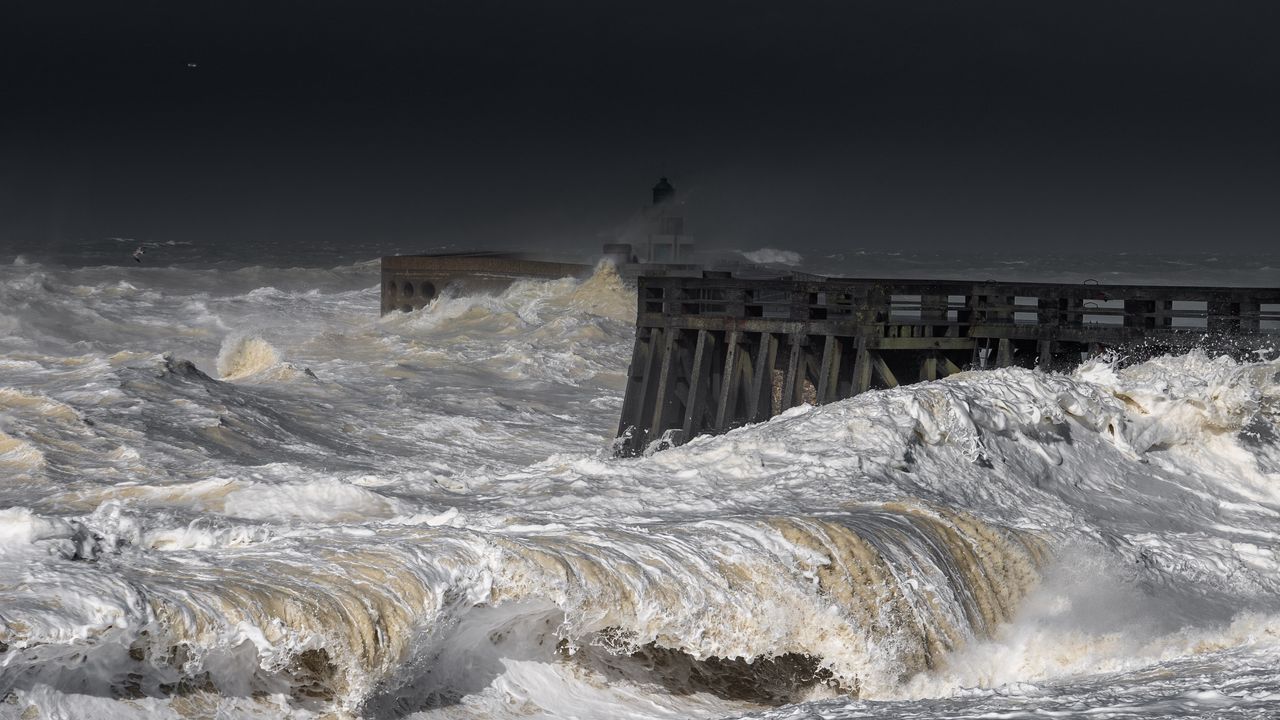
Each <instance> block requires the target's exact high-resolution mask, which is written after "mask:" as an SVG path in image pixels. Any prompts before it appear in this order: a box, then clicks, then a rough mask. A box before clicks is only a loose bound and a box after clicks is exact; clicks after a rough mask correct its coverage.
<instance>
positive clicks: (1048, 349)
mask: <svg viewBox="0 0 1280 720" xmlns="http://www.w3.org/2000/svg"><path fill="white" fill-rule="evenodd" d="M1036 346H1037V347H1038V349H1039V350H1040V352H1039V357H1038V359H1037V362H1036V367H1038V368H1040V369H1041V370H1044V371H1048V370H1049V365H1050V364H1052V363H1053V342H1052V341H1050V340H1041V341H1039V342H1038V343H1036Z"/></svg>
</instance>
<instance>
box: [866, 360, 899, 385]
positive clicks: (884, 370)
mask: <svg viewBox="0 0 1280 720" xmlns="http://www.w3.org/2000/svg"><path fill="white" fill-rule="evenodd" d="M870 355H871V364H872V366H873V367H874V368H875V370H876V375H879V376H880V382H882V383H884V385H885V387H890V388H896V387H898V378H896V377H894V376H893V371H891V370H890V369H889V365H888V364H887V363H886V362H885V361H884V358H882V357H880V353H870Z"/></svg>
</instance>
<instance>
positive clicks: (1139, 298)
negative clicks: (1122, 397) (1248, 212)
mask: <svg viewBox="0 0 1280 720" xmlns="http://www.w3.org/2000/svg"><path fill="white" fill-rule="evenodd" d="M706 275H707V276H704V277H700V278H684V277H679V278H677V277H641V278H639V279H638V281H637V285H638V287H637V290H638V303H639V307H638V313H637V319H636V341H635V348H634V352H633V355H632V360H631V366H630V370H629V372H628V376H627V388H626V397H625V400H624V402H623V409H622V418H621V422H620V423H619V428H618V434H619V438H620V440H619V444H618V448H619V453H620V454H636V453H639V452H642V451H643V450H644V449H646V448H647V447H649V446H650V444H651V443H654V442H661V443H663V444H664V445H678V444H680V443H682V442H684V441H686V440H688V439H690V438H692V437H694V436H696V435H700V434H706V433H718V432H724V431H727V430H730V429H732V428H735V427H738V426H741V425H745V424H747V423H753V422H759V421H762V420H766V419H768V418H770V417H772V416H774V415H777V414H779V413H781V412H783V411H785V410H787V409H788V408H791V407H794V406H796V405H799V404H801V403H809V404H814V405H821V404H824V403H829V402H832V401H835V400H840V399H843V398H848V397H852V396H854V395H857V394H859V393H862V392H866V391H867V390H870V389H884V388H893V387H897V386H898V385H901V384H908V383H913V382H920V381H930V380H936V379H939V378H943V377H946V376H948V375H953V374H955V373H958V372H961V371H962V370H963V369H969V368H974V369H981V368H1002V367H1011V366H1020V367H1027V368H1040V369H1042V370H1049V369H1066V368H1068V367H1071V366H1074V365H1076V364H1079V363H1080V362H1082V361H1083V360H1084V359H1085V358H1087V357H1089V356H1091V355H1094V354H1097V353H1098V352H1100V351H1101V349H1102V348H1111V347H1122V346H1129V347H1131V346H1133V345H1135V344H1142V345H1144V346H1145V347H1147V348H1148V349H1149V350H1151V351H1153V352H1154V351H1168V350H1175V349H1178V348H1187V347H1191V346H1195V345H1198V344H1202V343H1204V342H1205V341H1206V339H1207V338H1208V339H1210V340H1211V342H1214V343H1215V344H1217V345H1221V344H1222V343H1223V342H1224V341H1226V342H1230V343H1236V344H1239V343H1240V342H1241V341H1243V340H1246V339H1248V338H1253V339H1254V340H1257V339H1258V338H1259V337H1260V336H1263V335H1266V334H1271V333H1277V332H1280V289H1261V288H1210V287H1163V286H1137V285H1125V286H1117V285H1105V286H1104V285H1097V284H1082V285H1066V284H1051V283H997V282H965V281H951V280H945V281H942V280H852V279H838V280H837V279H826V280H795V279H790V280H755V279H739V278H733V277H728V276H726V274H724V273H707V274H706Z"/></svg>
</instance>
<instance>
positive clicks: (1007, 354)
mask: <svg viewBox="0 0 1280 720" xmlns="http://www.w3.org/2000/svg"><path fill="white" fill-rule="evenodd" d="M1010 365H1013V343H1012V342H1011V341H1010V340H1009V338H1000V348H999V350H997V351H996V367H1002V368H1003V367H1009V366H1010Z"/></svg>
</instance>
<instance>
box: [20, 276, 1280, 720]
mask: <svg viewBox="0 0 1280 720" xmlns="http://www.w3.org/2000/svg"><path fill="white" fill-rule="evenodd" d="M37 277H38V279H36V278H37ZM32 283H34V285H33V284H32ZM121 283H122V281H121V280H120V279H119V278H115V279H111V278H109V277H108V276H107V273H106V272H105V271H104V270H101V269H91V268H90V269H79V270H74V271H73V270H60V269H57V268H44V267H41V266H31V265H27V266H19V267H8V268H0V292H4V293H9V294H11V295H14V294H17V290H16V288H19V287H22V288H23V293H26V297H28V300H27V301H26V302H27V304H26V305H21V304H19V303H16V302H15V303H10V305H9V306H8V307H9V308H10V309H9V310H6V312H7V313H8V316H9V317H11V318H12V321H11V324H12V325H13V327H14V328H16V329H17V332H18V333H20V335H19V336H17V337H8V338H6V339H5V340H4V341H3V344H2V345H0V368H3V370H4V373H5V376H4V385H5V386H4V387H3V388H0V472H3V473H4V474H5V478H6V483H4V484H3V487H0V499H2V500H3V508H4V509H0V697H3V698H4V700H3V701H2V702H3V703H4V705H3V707H5V708H11V709H13V710H14V711H15V713H17V714H18V715H21V714H22V713H24V712H25V713H29V714H33V715H34V714H39V716H46V715H47V716H58V715H62V716H69V717H88V716H93V717H150V716H156V715H160V716H178V717H208V716H217V715H219V714H221V715H223V716H259V717H278V716H297V717H316V716H323V715H325V714H326V713H346V714H348V715H360V716H365V717H376V718H392V717H407V716H414V717H435V716H440V717H512V718H515V717H530V716H534V717H539V716H566V715H576V716H584V717H617V716H633V717H672V716H682V717H722V716H732V715H742V714H745V713H762V714H763V715H764V716H766V717H779V718H781V717H834V718H846V717H859V716H867V715H871V716H886V717H896V716H901V715H903V714H909V713H916V714H917V715H918V716H920V715H922V716H947V715H948V714H949V713H950V714H956V715H965V714H968V715H970V716H972V715H974V714H981V713H1004V714H1006V715H1009V716H1017V715H1018V713H1023V712H1026V713H1034V712H1036V711H1037V710H1048V711H1052V712H1060V711H1061V712H1066V711H1068V710H1069V709H1070V707H1072V703H1073V702H1074V703H1076V704H1077V705H1078V706H1079V707H1094V706H1103V705H1105V704H1106V702H1110V701H1109V700H1106V698H1108V697H1110V696H1108V695H1107V694H1106V693H1107V692H1110V691H1109V690H1107V688H1120V690H1118V691H1116V692H1123V693H1128V696H1127V697H1129V700H1127V701H1126V702H1130V703H1131V705H1130V706H1131V707H1141V708H1144V709H1143V710H1142V713H1145V714H1148V715H1154V716H1161V715H1163V716H1170V715H1177V714H1190V715H1194V714H1197V713H1198V712H1200V711H1207V710H1206V709H1215V708H1216V709H1217V710H1222V709H1223V708H1226V709H1228V710H1231V711H1233V712H1234V711H1236V710H1239V711H1240V712H1245V711H1247V710H1254V709H1257V708H1258V707H1261V706H1262V704H1264V703H1265V702H1267V698H1274V697H1276V696H1277V694H1280V677H1274V678H1273V677H1272V676H1271V675H1266V673H1265V671H1264V670H1262V669H1259V668H1268V667H1271V668H1274V667H1275V666H1277V659H1278V658H1280V642H1277V641H1278V640H1280V637H1278V636H1277V633H1278V632H1280V619H1278V618H1280V554H1277V553H1280V482H1278V481H1280V443H1277V438H1280V428H1278V426H1277V418H1278V417H1280V383H1278V382H1277V375H1278V374H1280V363H1277V362H1276V361H1275V360H1266V359H1259V360H1255V361H1250V362H1242V361H1238V360H1233V359H1230V358H1226V357H1211V356H1209V355H1206V354H1205V353H1202V352H1192V353H1188V354H1186V355H1181V356H1176V357H1156V358H1152V359H1149V360H1146V361H1144V362H1141V363H1137V364H1133V365H1129V366H1127V367H1125V366H1121V365H1120V364H1117V363H1114V362H1102V361H1096V362H1093V363H1091V364H1089V365H1086V366H1084V367H1082V368H1080V369H1079V370H1077V371H1076V372H1074V373H1072V374H1046V373H1041V372H1037V371H1029V370H1020V369H1003V370H992V371H984V372H971V373H960V374H957V375H953V376H951V377H949V378H947V379H945V380H942V381H937V382H931V383H922V384H918V385H912V386H908V387H902V388H898V389H894V390H889V391H883V392H871V393H866V394H863V395H860V396H858V397H856V398H853V399H850V400H846V401H842V402H839V403H834V404H831V405H828V406H824V407H821V408H811V407H807V406H805V407H800V408H796V409H793V410H791V411H788V412H787V413H785V414H783V415H782V416H779V417H777V418H774V419H773V420H771V421H769V422H766V423H761V424H758V425H754V426H748V427H744V428H739V429H737V430H734V431H732V432H729V433H726V434H724V435H721V436H717V437H700V438H696V439H695V440H693V441H692V442H690V443H688V444H686V445H684V446H681V447H678V448H674V449H671V450H667V451H663V452H658V453H654V454H652V455H651V456H649V457H643V458H630V459H614V458H612V457H611V456H610V455H609V451H608V447H609V441H610V439H611V435H612V430H613V429H614V427H615V424H616V421H617V417H618V412H619V406H620V403H621V389H622V386H623V382H622V381H623V374H624V373H625V370H626V364H627V362H628V361H629V359H630V354H631V340H632V324H633V323H634V311H635V297H634V294H633V293H632V292H631V291H630V290H628V289H627V288H626V287H625V286H624V285H623V284H622V282H621V281H620V279H619V278H618V277H617V274H616V272H614V271H613V270H612V268H609V267H607V266H604V267H601V268H600V269H598V270H597V272H596V274H595V275H594V276H593V277H592V278H590V279H588V280H584V281H575V280H567V279H566V280H560V281H527V282H520V283H516V284H514V285H513V286H512V287H510V288H509V289H508V290H506V291H504V292H500V293H495V294H492V295H471V296H457V295H453V294H451V293H449V292H447V291H446V292H445V293H443V294H442V295H441V296H440V297H438V298H437V299H436V300H435V301H433V303H432V304H431V305H429V306H427V307H426V308H424V309H422V310H420V311H417V312H414V313H407V314H400V313H396V314H393V315H389V316H387V317H385V318H383V319H382V320H381V321H378V320H376V319H375V318H374V317H373V314H374V313H376V308H377V306H378V298H377V277H376V269H375V268H372V267H366V266H359V267H357V268H350V269H335V270H314V271H305V270H288V271H283V270H282V271H278V272H272V271H269V270H267V269H244V270H236V271H229V272H227V271H223V272H219V271H188V270H180V269H167V270H166V269H158V268H157V269H153V270H152V272H151V273H150V274H148V275H141V274H135V275H133V276H131V277H130V279H129V280H128V281H127V284H128V287H125V285H123V284H121ZM66 287H76V288H81V289H80V290H77V291H76V292H74V293H63V292H60V290H59V289H60V288H66ZM268 300H269V301H268ZM49 318H59V319H62V320H65V322H62V321H58V322H54V321H51V320H49ZM250 328H252V329H253V331H252V332H249V331H247V330H248V329H250ZM201 368H212V369H213V370H214V371H215V374H216V375H217V377H216V378H215V377H212V376H211V375H210V374H207V373H206V372H204V371H203V370H201ZM303 378H305V380H306V381H301V379H303ZM1206 668H1208V669H1206ZM1213 673H1217V674H1216V675H1214V674H1213ZM1203 677H1215V678H1219V677H1221V678H1226V680H1224V683H1226V682H1227V681H1230V682H1233V683H1243V684H1244V685H1243V686H1242V687H1245V688H1246V689H1245V690H1242V691H1240V692H1234V691H1232V692H1227V691H1226V690H1224V691H1222V692H1220V693H1218V694H1216V695H1215V694H1212V693H1209V692H1208V691H1207V690H1205V689H1204V688H1201V687H1200V686H1199V685H1198V684H1197V683H1199V682H1200V680H1199V679H1198V678H1203ZM1153 678H1159V679H1158V680H1157V679H1153ZM1224 687H1225V685H1224ZM1162 693H1163V694H1162ZM1233 693H1234V694H1233ZM1170 694H1172V697H1174V698H1175V700H1170V699H1169V697H1170ZM1116 702H1119V701H1116ZM772 706H784V707H779V708H777V709H775V710H770V709H769V708H770V707H772ZM1127 707H1128V706H1127ZM33 708H34V709H33ZM1064 708H1065V709H1064ZM1171 708H1172V709H1171ZM1217 710H1215V711H1217ZM5 712H8V710H5ZM0 714H2V713H0Z"/></svg>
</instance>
